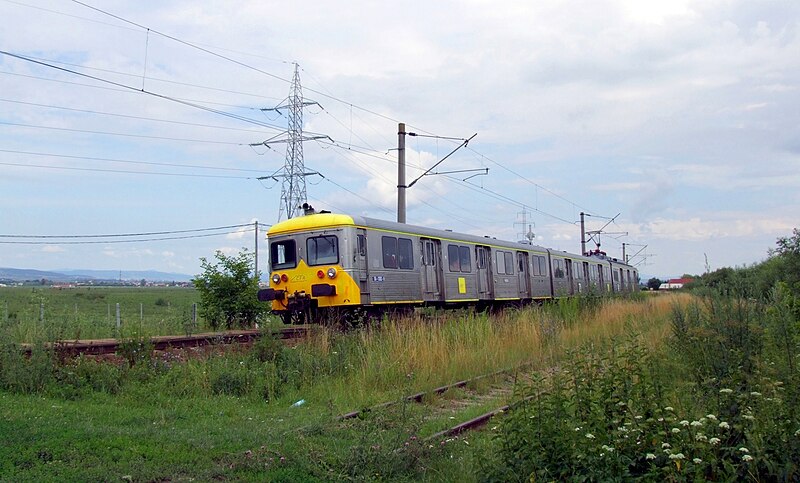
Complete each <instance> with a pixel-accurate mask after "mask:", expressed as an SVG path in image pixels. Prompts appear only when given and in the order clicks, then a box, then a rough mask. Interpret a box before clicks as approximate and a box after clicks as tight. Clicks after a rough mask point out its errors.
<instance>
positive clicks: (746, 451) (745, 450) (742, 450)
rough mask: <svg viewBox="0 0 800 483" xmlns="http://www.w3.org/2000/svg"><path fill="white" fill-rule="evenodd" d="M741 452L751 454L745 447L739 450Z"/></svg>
mask: <svg viewBox="0 0 800 483" xmlns="http://www.w3.org/2000/svg"><path fill="white" fill-rule="evenodd" d="M739 451H741V452H742V453H749V452H750V450H749V449H747V448H745V447H744V446H742V447H741V448H739Z"/></svg>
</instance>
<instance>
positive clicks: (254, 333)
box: [20, 326, 310, 356]
mask: <svg viewBox="0 0 800 483" xmlns="http://www.w3.org/2000/svg"><path fill="white" fill-rule="evenodd" d="M309 331H310V327H308V326H298V327H285V328H280V329H277V330H273V331H271V332H270V334H271V335H273V336H277V338H278V339H282V340H286V339H299V338H301V337H304V336H305V335H306V334H308V333H309ZM265 334H266V332H264V331H262V330H259V329H248V330H230V331H225V332H206V333H202V334H194V335H181V336H173V335H163V336H155V337H150V338H146V339H145V340H146V341H147V342H149V344H152V347H153V350H159V351H163V350H166V349H170V348H187V347H202V346H207V345H212V344H241V343H247V342H252V341H254V340H256V339H258V338H260V337H262V336H263V335H265ZM134 340H135V339H134ZM125 343H127V341H126V340H120V339H92V340H59V341H55V342H52V343H47V344H45V345H44V348H45V349H53V350H55V351H56V352H58V353H59V354H64V355H69V356H77V355H81V354H85V355H103V354H115V353H116V352H117V351H118V350H119V348H120V346H121V345H123V344H125ZM20 347H21V348H22V352H23V354H25V355H30V354H31V352H32V351H33V349H34V347H35V346H34V345H33V344H20Z"/></svg>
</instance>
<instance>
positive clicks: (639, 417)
mask: <svg viewBox="0 0 800 483" xmlns="http://www.w3.org/2000/svg"><path fill="white" fill-rule="evenodd" d="M634 419H642V417H641V416H634Z"/></svg>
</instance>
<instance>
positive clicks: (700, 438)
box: [694, 433, 708, 441]
mask: <svg viewBox="0 0 800 483" xmlns="http://www.w3.org/2000/svg"><path fill="white" fill-rule="evenodd" d="M694 439H696V440H697V441H708V437H707V436H706V435H705V434H703V433H697V434H695V435H694Z"/></svg>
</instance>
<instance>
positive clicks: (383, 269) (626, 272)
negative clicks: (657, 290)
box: [258, 212, 639, 323]
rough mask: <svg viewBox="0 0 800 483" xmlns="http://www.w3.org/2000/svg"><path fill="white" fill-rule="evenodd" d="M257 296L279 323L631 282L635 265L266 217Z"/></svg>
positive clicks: (350, 219) (507, 300) (476, 240)
mask: <svg viewBox="0 0 800 483" xmlns="http://www.w3.org/2000/svg"><path fill="white" fill-rule="evenodd" d="M267 239H268V242H269V264H270V271H271V274H270V282H269V288H266V289H262V290H260V291H259V294H258V297H259V300H262V301H265V302H270V303H271V304H272V310H273V313H275V314H278V315H280V316H281V317H282V318H283V320H284V322H287V323H302V322H305V321H320V320H325V318H326V317H327V316H334V317H333V318H335V317H339V316H341V315H342V314H346V313H349V312H356V311H361V312H363V313H366V314H372V315H380V314H381V313H383V312H385V311H387V310H392V311H398V312H403V311H408V310H411V309H413V308H414V307H426V306H432V307H462V306H474V307H477V308H479V309H484V308H492V307H498V306H504V305H524V304H527V303H531V302H533V301H539V300H547V299H557V298H560V297H569V296H574V295H579V294H590V293H594V294H609V293H625V292H633V291H636V290H638V284H639V274H638V272H637V270H636V268H634V267H632V266H630V265H628V264H625V263H622V262H621V261H618V260H616V259H614V258H609V257H605V256H604V255H602V254H599V253H598V254H593V255H591V256H582V255H576V254H573V253H567V252H564V251H556V250H552V249H549V248H545V247H541V246H536V245H528V244H523V243H514V242H508V241H502V240H497V239H495V238H490V237H480V236H474V235H467V234H463V233H454V232H452V231H449V230H437V229H433V228H426V227H421V226H414V225H408V224H401V223H395V222H391V221H384V220H379V219H374V218H367V217H360V216H348V215H343V214H334V213H326V212H321V213H313V214H308V215H305V216H301V217H297V218H292V219H289V220H286V221H283V222H281V223H278V224H276V225H273V226H272V227H271V228H270V230H269V232H268V234H267Z"/></svg>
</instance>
